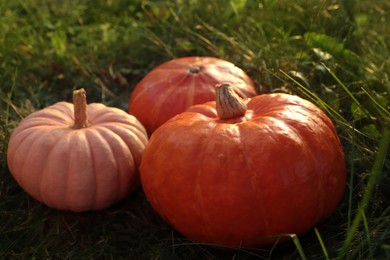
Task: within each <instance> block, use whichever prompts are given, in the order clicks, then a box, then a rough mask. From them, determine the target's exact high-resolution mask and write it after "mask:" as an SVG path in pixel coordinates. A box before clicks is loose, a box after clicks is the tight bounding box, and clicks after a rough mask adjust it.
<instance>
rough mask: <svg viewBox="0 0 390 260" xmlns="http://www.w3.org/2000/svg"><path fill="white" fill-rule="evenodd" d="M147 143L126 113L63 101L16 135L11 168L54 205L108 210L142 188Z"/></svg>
mask: <svg viewBox="0 0 390 260" xmlns="http://www.w3.org/2000/svg"><path fill="white" fill-rule="evenodd" d="M147 141H148V137H147V133H146V130H145V129H144V127H143V126H142V125H141V123H140V122H139V121H138V120H137V119H136V118H135V117H133V116H131V115H129V114H127V113H126V112H125V111H123V110H120V109H117V108H113V107H107V106H105V105H103V104H100V103H93V104H89V105H87V104H86V100H85V91H84V90H83V89H81V90H78V91H75V93H74V105H73V104H71V103H67V102H59V103H56V104H54V105H52V106H50V107H47V108H44V109H42V110H39V111H37V112H34V113H32V114H30V115H29V116H28V117H26V118H25V119H23V120H22V121H21V123H20V124H19V126H18V127H16V128H15V130H14V131H13V133H12V135H11V137H10V140H9V146H8V152H7V155H8V166H9V170H10V172H11V174H12V175H13V177H14V178H15V179H16V181H17V182H18V183H19V185H20V186H21V187H22V188H23V189H24V190H25V191H26V192H27V193H29V194H30V195H31V196H32V197H34V198H35V199H37V200H39V201H41V202H43V203H45V204H46V205H48V206H49V207H53V208H56V209H61V210H71V211H86V210H100V209H103V208H106V207H108V206H110V205H111V204H113V203H114V202H117V201H118V200H120V199H122V198H124V197H125V196H126V195H128V194H129V193H130V192H131V191H132V190H134V189H135V188H136V187H138V185H139V184H140V181H139V172H138V167H139V163H140V160H141V154H142V152H143V150H144V148H145V145H146V143H147Z"/></svg>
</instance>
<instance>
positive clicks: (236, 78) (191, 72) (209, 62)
mask: <svg viewBox="0 0 390 260" xmlns="http://www.w3.org/2000/svg"><path fill="white" fill-rule="evenodd" d="M197 68H198V69H199V71H195V70H196V69H197ZM221 82H227V83H231V84H232V85H233V86H234V90H235V92H236V93H237V94H238V95H239V96H240V97H242V98H249V97H252V96H254V95H256V90H255V86H254V83H253V82H252V80H251V79H250V78H249V76H248V75H247V74H246V73H245V72H244V71H243V70H241V69H240V68H238V67H236V66H235V65H234V64H232V63H231V62H228V61H225V60H221V59H217V58H213V57H184V58H177V59H173V60H170V61H168V62H166V63H163V64H161V65H159V66H157V67H155V68H154V69H153V70H151V71H150V72H149V73H148V74H147V75H146V76H145V77H144V78H143V79H142V80H141V81H140V82H139V83H138V84H137V86H136V87H135V89H134V91H133V92H132V94H131V97H130V101H129V109H128V111H129V113H130V114H132V115H134V116H135V117H137V118H138V119H139V120H140V121H141V123H142V124H143V125H144V126H145V128H146V130H147V131H148V133H149V134H151V133H153V131H154V130H155V129H156V128H157V127H159V126H160V125H162V124H163V123H165V122H166V121H167V120H168V119H170V118H171V117H173V116H175V115H176V114H179V113H181V112H184V111H185V110H186V109H187V108H188V107H190V106H192V105H195V104H202V103H204V102H208V101H212V100H214V99H215V84H217V83H221Z"/></svg>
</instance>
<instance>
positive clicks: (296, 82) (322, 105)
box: [279, 69, 348, 125]
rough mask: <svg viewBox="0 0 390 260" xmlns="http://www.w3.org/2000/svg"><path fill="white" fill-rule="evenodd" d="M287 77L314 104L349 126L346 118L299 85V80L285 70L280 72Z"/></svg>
mask: <svg viewBox="0 0 390 260" xmlns="http://www.w3.org/2000/svg"><path fill="white" fill-rule="evenodd" d="M279 71H280V72H281V73H282V74H283V75H284V76H285V77H287V78H288V79H289V80H291V81H293V82H294V83H295V84H296V85H297V86H298V87H299V89H300V90H301V91H302V94H304V95H305V96H306V97H308V98H310V99H311V100H313V101H314V102H316V103H317V104H318V105H319V106H321V107H322V108H323V109H325V110H326V111H327V112H328V113H330V114H332V115H333V116H334V117H335V118H337V120H340V121H341V122H342V123H343V125H348V122H347V121H346V120H345V118H344V117H343V116H342V115H341V114H340V113H339V112H337V111H336V110H334V109H333V108H332V107H331V106H329V105H328V104H327V103H326V102H324V101H323V100H322V99H321V98H320V97H318V96H317V95H316V94H315V93H314V92H313V91H311V90H310V89H308V88H307V87H305V86H303V85H302V84H301V83H299V82H298V81H297V80H295V79H294V78H293V77H291V76H290V75H289V74H288V73H286V72H285V71H283V70H281V69H280V70H279Z"/></svg>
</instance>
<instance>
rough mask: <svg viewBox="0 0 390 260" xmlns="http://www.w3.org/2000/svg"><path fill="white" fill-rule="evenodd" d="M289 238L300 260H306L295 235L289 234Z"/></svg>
mask: <svg viewBox="0 0 390 260" xmlns="http://www.w3.org/2000/svg"><path fill="white" fill-rule="evenodd" d="M290 237H291V238H292V240H293V242H294V245H295V247H296V248H297V250H298V253H299V256H300V257H301V259H302V260H306V259H307V258H306V255H305V253H304V252H303V248H302V245H301V243H300V242H299V239H298V236H297V235H295V234H291V235H290Z"/></svg>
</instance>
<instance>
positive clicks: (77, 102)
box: [73, 88, 88, 129]
mask: <svg viewBox="0 0 390 260" xmlns="http://www.w3.org/2000/svg"><path fill="white" fill-rule="evenodd" d="M73 106H74V126H73V127H74V128H76V129H80V128H85V127H88V115H87V97H86V92H85V90H84V89H83V88H81V89H78V90H75V91H73Z"/></svg>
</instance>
